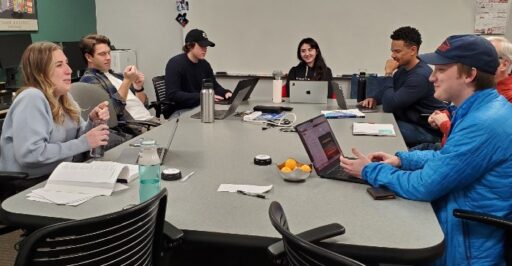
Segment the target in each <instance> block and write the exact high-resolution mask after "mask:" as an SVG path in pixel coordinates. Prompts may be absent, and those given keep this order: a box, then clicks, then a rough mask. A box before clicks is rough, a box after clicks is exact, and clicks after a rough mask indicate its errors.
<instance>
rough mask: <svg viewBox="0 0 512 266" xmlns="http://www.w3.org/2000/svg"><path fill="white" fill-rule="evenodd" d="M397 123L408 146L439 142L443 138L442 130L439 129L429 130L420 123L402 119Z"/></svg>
mask: <svg viewBox="0 0 512 266" xmlns="http://www.w3.org/2000/svg"><path fill="white" fill-rule="evenodd" d="M396 123H397V124H398V128H399V129H400V132H401V133H402V136H403V137H404V141H405V144H406V145H407V147H414V146H416V145H419V144H422V143H437V142H439V141H440V140H441V132H440V131H438V130H434V129H432V130H428V129H426V128H424V127H421V126H419V125H416V124H413V123H409V122H404V121H401V120H397V121H396Z"/></svg>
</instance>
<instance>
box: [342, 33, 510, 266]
mask: <svg viewBox="0 0 512 266" xmlns="http://www.w3.org/2000/svg"><path fill="white" fill-rule="evenodd" d="M420 58H421V59H422V60H424V61H425V62H427V63H428V64H431V65H435V69H434V72H433V73H432V75H431V76H430V81H431V82H433V83H434V87H435V94H434V96H435V97H436V98H438V99H440V100H443V101H449V102H453V103H454V104H455V105H456V106H457V110H456V111H455V113H454V115H453V120H452V128H451V132H450V135H449V137H448V139H447V141H446V144H445V146H444V147H443V148H442V149H441V150H439V151H413V152H397V153H396V155H395V156H393V155H390V154H386V153H383V152H377V153H372V154H369V155H368V157H365V156H364V155H362V154H361V153H360V152H359V151H358V150H356V149H353V153H354V154H355V155H356V156H357V157H358V158H357V159H356V160H348V159H345V158H341V165H342V167H343V168H344V169H345V170H346V171H348V172H349V173H351V174H353V175H355V176H359V177H361V178H363V179H365V180H367V181H368V182H369V183H370V184H371V185H373V186H386V187H388V188H389V189H391V190H393V191H395V192H396V193H397V194H399V195H400V196H402V197H404V198H408V199H412V200H421V201H431V202H432V206H433V208H434V210H435V212H436V215H437V218H438V220H439V223H440V225H441V227H442V229H443V232H444V234H445V244H446V249H445V253H444V255H443V256H442V257H441V258H439V259H438V261H436V264H439V265H504V261H503V249H504V243H503V242H504V232H503V230H501V229H498V228H496V227H493V226H489V225H484V224H481V223H477V222H469V221H464V220H460V219H457V218H455V217H453V215H452V212H453V209H457V208H461V209H468V210H473V211H478V212H483V213H489V214H493V215H497V216H501V217H511V215H512V105H511V104H510V103H509V102H508V101H507V100H506V99H505V98H503V96H500V95H499V94H498V93H497V92H496V90H495V89H494V86H495V84H494V73H495V71H496V69H497V67H498V65H499V59H498V55H497V53H496V50H495V49H494V47H493V46H492V44H491V43H490V42H489V41H487V40H485V39H484V38H482V37H478V36H474V35H455V36H450V37H448V38H447V39H446V40H445V41H444V42H443V43H442V44H441V45H440V46H439V48H437V50H436V51H435V53H430V54H425V55H421V56H420Z"/></svg>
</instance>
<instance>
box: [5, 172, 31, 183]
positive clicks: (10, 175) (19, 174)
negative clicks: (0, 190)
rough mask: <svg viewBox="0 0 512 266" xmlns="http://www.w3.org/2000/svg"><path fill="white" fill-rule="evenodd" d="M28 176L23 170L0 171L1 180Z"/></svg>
mask: <svg viewBox="0 0 512 266" xmlns="http://www.w3.org/2000/svg"><path fill="white" fill-rule="evenodd" d="M27 177H28V174H27V173H24V172H8V171H0V178H2V180H4V181H5V180H9V181H11V180H15V179H20V178H23V179H24V178H27Z"/></svg>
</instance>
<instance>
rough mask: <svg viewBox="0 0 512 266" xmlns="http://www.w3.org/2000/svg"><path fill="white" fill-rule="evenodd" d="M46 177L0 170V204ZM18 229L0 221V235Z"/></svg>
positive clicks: (1, 123) (2, 120)
mask: <svg viewBox="0 0 512 266" xmlns="http://www.w3.org/2000/svg"><path fill="white" fill-rule="evenodd" d="M3 124H4V119H0V134H1V133H2V127H3ZM47 178H48V176H43V177H37V178H28V174H27V173H24V172H9V171H0V204H1V203H2V202H3V201H4V200H5V199H7V198H8V197H10V196H12V195H14V194H16V193H19V192H21V191H23V190H25V189H27V188H29V187H32V186H34V185H36V184H37V183H39V182H42V181H44V180H46V179H47ZM18 229H19V228H18V227H15V226H8V225H5V224H3V223H1V222H0V235H3V234H7V233H10V232H13V231H16V230H18Z"/></svg>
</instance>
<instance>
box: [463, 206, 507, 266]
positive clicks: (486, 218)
mask: <svg viewBox="0 0 512 266" xmlns="http://www.w3.org/2000/svg"><path fill="white" fill-rule="evenodd" d="M453 216H455V217H457V218H460V219H464V220H469V221H474V222H479V223H483V224H488V225H492V226H495V227H498V228H501V229H503V230H505V244H504V246H503V250H504V251H505V254H504V255H505V262H506V264H507V265H509V266H512V220H510V219H505V218H503V217H498V216H494V215H490V214H486V213H480V212H474V211H469V210H462V209H455V210H453Z"/></svg>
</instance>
